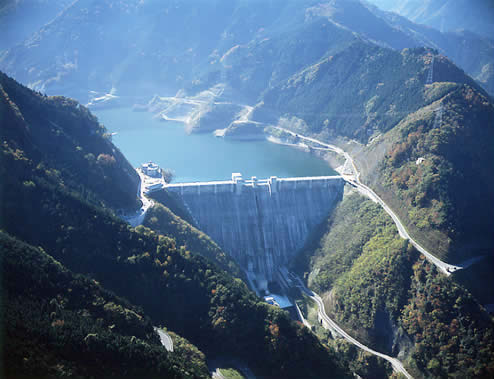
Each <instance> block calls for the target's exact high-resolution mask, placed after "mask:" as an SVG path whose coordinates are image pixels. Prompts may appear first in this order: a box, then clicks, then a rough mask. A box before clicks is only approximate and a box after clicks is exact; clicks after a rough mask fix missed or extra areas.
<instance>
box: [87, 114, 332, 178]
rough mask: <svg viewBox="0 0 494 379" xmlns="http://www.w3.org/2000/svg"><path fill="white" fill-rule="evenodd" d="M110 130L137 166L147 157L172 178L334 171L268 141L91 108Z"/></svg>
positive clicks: (293, 150)
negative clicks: (197, 131) (228, 136)
mask: <svg viewBox="0 0 494 379" xmlns="http://www.w3.org/2000/svg"><path fill="white" fill-rule="evenodd" d="M92 113H94V114H95V115H96V116H97V117H98V119H99V122H100V123H102V124H103V125H105V127H106V128H107V129H108V131H109V132H110V133H116V134H114V135H113V143H114V144H115V145H116V146H117V147H118V148H119V149H120V151H122V153H123V154H124V155H125V156H126V157H127V159H128V160H129V162H130V163H131V164H132V165H133V166H134V167H138V166H139V165H140V164H141V163H143V162H148V161H153V162H155V163H157V164H158V165H159V166H160V167H162V168H166V169H171V170H172V171H173V172H174V174H175V178H174V181H175V182H195V181H209V180H228V179H230V178H231V174H232V172H240V173H242V175H243V177H244V178H248V177H251V176H257V178H259V179H263V178H268V177H269V176H278V177H300V176H322V175H336V173H335V171H334V170H332V169H331V167H329V165H328V164H327V163H326V162H325V161H323V160H322V159H320V158H318V157H316V156H314V155H312V154H309V153H307V152H304V151H302V150H298V149H294V148H292V147H289V146H283V145H277V144H274V143H271V142H268V141H247V142H246V141H234V140H228V139H223V138H218V137H215V136H214V135H213V134H212V133H208V134H187V133H186V132H185V128H184V125H183V124H181V123H178V122H171V121H167V122H163V121H159V120H157V119H155V118H153V115H152V114H151V113H148V112H134V111H132V109H131V108H114V109H105V110H92Z"/></svg>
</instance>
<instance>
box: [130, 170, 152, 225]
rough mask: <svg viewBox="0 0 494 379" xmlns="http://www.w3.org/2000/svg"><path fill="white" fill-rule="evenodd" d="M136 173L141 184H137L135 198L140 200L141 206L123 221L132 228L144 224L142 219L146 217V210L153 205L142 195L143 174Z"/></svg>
mask: <svg viewBox="0 0 494 379" xmlns="http://www.w3.org/2000/svg"><path fill="white" fill-rule="evenodd" d="M136 171H137V173H138V174H139V179H140V180H141V182H140V183H139V189H138V190H137V196H138V197H139V199H140V200H141V202H142V206H141V208H140V209H139V210H138V211H137V213H136V214H135V215H132V216H130V217H124V219H125V221H127V222H128V223H129V224H130V226H132V227H134V228H135V227H136V226H138V225H141V224H142V223H143V222H144V218H145V217H146V213H147V211H148V209H149V208H151V207H152V206H153V205H154V201H153V200H150V199H148V198H147V197H146V195H145V194H144V174H143V173H142V172H141V171H140V170H136Z"/></svg>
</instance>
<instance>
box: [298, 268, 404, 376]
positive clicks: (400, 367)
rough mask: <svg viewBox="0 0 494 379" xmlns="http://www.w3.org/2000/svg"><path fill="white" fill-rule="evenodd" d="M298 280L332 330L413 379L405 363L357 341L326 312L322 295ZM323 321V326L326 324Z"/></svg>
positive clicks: (300, 286)
mask: <svg viewBox="0 0 494 379" xmlns="http://www.w3.org/2000/svg"><path fill="white" fill-rule="evenodd" d="M296 278H297V280H298V282H299V286H297V287H299V288H301V289H302V290H303V291H304V292H305V293H306V294H307V296H309V297H310V298H311V299H312V300H314V301H315V302H316V304H317V306H318V308H319V309H318V313H319V317H320V318H321V319H322V320H323V321H324V322H325V323H326V324H327V325H329V328H331V329H332V330H335V331H336V332H337V333H338V334H340V335H341V336H342V337H343V338H344V339H346V340H347V341H348V342H350V343H352V344H354V345H355V346H357V347H359V348H360V349H362V350H364V351H367V352H368V353H371V354H374V355H376V356H378V357H381V358H383V359H385V360H387V361H388V362H389V363H391V366H393V370H395V371H396V372H399V373H401V374H403V375H405V377H406V378H408V379H413V377H412V376H411V375H410V374H409V373H408V372H407V370H406V369H405V367H403V364H402V363H401V362H400V361H399V360H398V359H396V358H393V357H390V356H389V355H386V354H383V353H380V352H378V351H375V350H372V349H371V348H370V347H367V346H365V345H364V344H362V343H360V342H359V341H357V340H356V339H355V338H353V337H352V336H350V335H349V334H348V333H347V332H345V331H344V330H343V329H341V328H340V327H339V326H338V324H337V323H336V322H334V321H333V320H332V319H330V318H329V316H328V315H327V314H326V311H325V310H324V303H323V301H322V299H321V297H320V296H319V295H318V294H317V293H315V292H314V291H311V290H309V289H308V288H307V287H306V286H305V285H304V283H303V282H302V280H300V278H299V277H296ZM324 322H323V326H325V325H324Z"/></svg>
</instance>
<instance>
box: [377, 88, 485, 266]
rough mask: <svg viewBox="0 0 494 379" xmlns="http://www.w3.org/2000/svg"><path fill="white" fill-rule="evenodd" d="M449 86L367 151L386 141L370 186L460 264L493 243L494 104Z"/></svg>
mask: <svg viewBox="0 0 494 379" xmlns="http://www.w3.org/2000/svg"><path fill="white" fill-rule="evenodd" d="M447 87H448V85H446V84H442V83H437V84H435V85H434V87H433V88H434V89H433V90H434V91H441V92H446V93H445V94H444V96H443V97H442V98H441V99H439V100H438V101H436V102H434V103H432V104H431V105H430V106H428V107H426V108H422V109H421V110H420V111H418V112H416V113H413V114H411V115H410V116H408V117H407V118H405V119H404V120H403V121H402V122H400V123H399V124H398V125H397V126H396V127H395V128H394V129H393V131H392V132H389V133H387V134H384V135H383V136H382V138H381V139H380V140H379V141H376V143H375V144H373V145H372V146H369V147H368V148H367V151H368V152H369V154H370V155H372V151H373V150H379V149H380V144H385V145H387V146H389V148H388V149H387V151H386V154H385V156H384V159H383V161H382V162H381V163H380V165H379V168H378V169H377V174H376V175H371V177H372V179H371V180H370V182H371V185H372V187H373V188H376V189H377V190H378V191H379V192H381V193H383V196H384V197H385V198H386V199H389V202H390V203H391V204H392V205H393V208H394V209H396V211H397V212H398V214H399V215H400V218H401V219H402V220H405V222H406V224H407V225H408V228H409V230H410V231H411V232H412V234H413V235H415V236H417V237H419V238H420V239H421V240H422V241H424V244H425V245H426V246H427V247H428V248H429V249H430V250H431V251H434V252H435V253H436V254H437V255H438V256H440V257H443V258H445V259H446V260H447V261H452V262H458V263H459V262H463V261H465V260H467V259H468V258H469V257H472V256H479V255H487V254H491V252H492V249H493V246H494V236H493V235H492V230H493V228H494V223H493V221H492V217H491V215H492V214H493V212H494V200H493V198H492V194H493V193H494V177H493V174H492V164H491V162H494V147H493V146H492V143H491V142H490V141H493V140H494V127H493V125H494V106H493V104H492V102H490V101H489V99H488V98H487V97H485V96H483V95H482V94H481V93H478V92H477V91H475V90H474V89H472V88H470V87H468V86H453V87H451V88H450V89H449V90H447V91H446V88H447ZM383 141H386V142H383ZM460 146H461V148H459V147H460Z"/></svg>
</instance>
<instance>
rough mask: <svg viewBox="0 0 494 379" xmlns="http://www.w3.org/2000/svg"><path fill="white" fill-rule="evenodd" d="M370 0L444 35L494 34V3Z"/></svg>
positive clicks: (483, 1)
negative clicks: (459, 33)
mask: <svg viewBox="0 0 494 379" xmlns="http://www.w3.org/2000/svg"><path fill="white" fill-rule="evenodd" d="M368 1H369V2H370V3H373V4H376V5H377V6H378V7H380V8H382V9H384V10H388V11H392V12H396V13H398V14H400V15H402V16H404V17H407V18H408V19H410V20H411V21H413V22H416V23H418V24H425V25H429V26H432V27H433V28H435V29H437V30H440V31H441V32H447V31H458V30H470V31H472V32H475V33H477V34H480V35H483V36H485V37H488V38H492V36H493V35H494V21H493V20H494V3H493V2H492V1H491V0H474V1H469V0H425V1H424V0H405V1H390V0H368Z"/></svg>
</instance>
